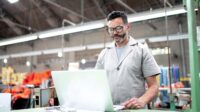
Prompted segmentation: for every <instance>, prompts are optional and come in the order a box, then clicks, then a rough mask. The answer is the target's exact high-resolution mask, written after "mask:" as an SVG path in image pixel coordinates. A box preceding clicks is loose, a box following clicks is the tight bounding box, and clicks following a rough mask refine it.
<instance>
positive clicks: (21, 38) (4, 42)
mask: <svg viewBox="0 0 200 112" xmlns="http://www.w3.org/2000/svg"><path fill="white" fill-rule="evenodd" d="M36 39H37V35H35V34H29V35H24V36H19V37H16V38H11V39H5V40H2V41H0V46H5V45H10V44H15V43H21V42H26V41H31V40H36Z"/></svg>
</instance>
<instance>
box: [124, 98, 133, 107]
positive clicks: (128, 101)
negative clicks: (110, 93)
mask: <svg viewBox="0 0 200 112" xmlns="http://www.w3.org/2000/svg"><path fill="white" fill-rule="evenodd" d="M133 100H134V99H133V98H131V99H130V100H127V101H126V102H124V103H122V105H123V106H125V107H126V106H127V105H128V104H129V103H131V102H132V101H133Z"/></svg>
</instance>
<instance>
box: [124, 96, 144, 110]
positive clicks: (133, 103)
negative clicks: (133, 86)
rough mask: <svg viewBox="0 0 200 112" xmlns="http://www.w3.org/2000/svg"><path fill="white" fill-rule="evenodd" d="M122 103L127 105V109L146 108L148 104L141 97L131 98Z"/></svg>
mask: <svg viewBox="0 0 200 112" xmlns="http://www.w3.org/2000/svg"><path fill="white" fill-rule="evenodd" d="M122 105H123V106H124V107H125V109H131V108H135V109H141V108H144V106H145V105H146V104H145V103H144V102H143V101H142V100H141V99H139V98H131V99H130V100H128V101H126V102H124V103H123V104H122Z"/></svg>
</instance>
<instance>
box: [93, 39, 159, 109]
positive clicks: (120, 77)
mask: <svg viewBox="0 0 200 112" xmlns="http://www.w3.org/2000/svg"><path fill="white" fill-rule="evenodd" d="M95 68H96V69H105V70H106V71H107V75H108V81H109V84H110V90H111V93H112V98H113V103H114V104H115V105H116V104H121V103H123V102H124V101H126V100H128V99H130V98H132V97H140V96H142V95H143V94H144V92H145V77H148V76H152V75H156V74H159V73H160V69H159V67H158V65H157V63H156V61H155V59H154V57H153V56H152V55H151V53H150V52H149V50H148V48H147V47H145V46H144V45H143V44H140V43H138V42H136V41H135V40H134V39H133V38H132V37H130V39H129V42H128V45H127V47H125V49H124V50H123V54H121V58H120V59H119V60H118V57H117V53H116V49H115V44H114V43H113V44H112V45H111V46H109V47H107V48H105V49H104V50H102V52H101V53H100V55H99V57H98V60H97V63H96V66H95Z"/></svg>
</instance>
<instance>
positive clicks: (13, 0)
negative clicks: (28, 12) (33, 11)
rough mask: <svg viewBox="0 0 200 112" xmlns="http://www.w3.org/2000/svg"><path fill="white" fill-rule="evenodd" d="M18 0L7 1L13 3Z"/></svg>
mask: <svg viewBox="0 0 200 112" xmlns="http://www.w3.org/2000/svg"><path fill="white" fill-rule="evenodd" d="M18 1H19V0H8V2H9V3H11V4H13V3H16V2H18Z"/></svg>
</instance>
